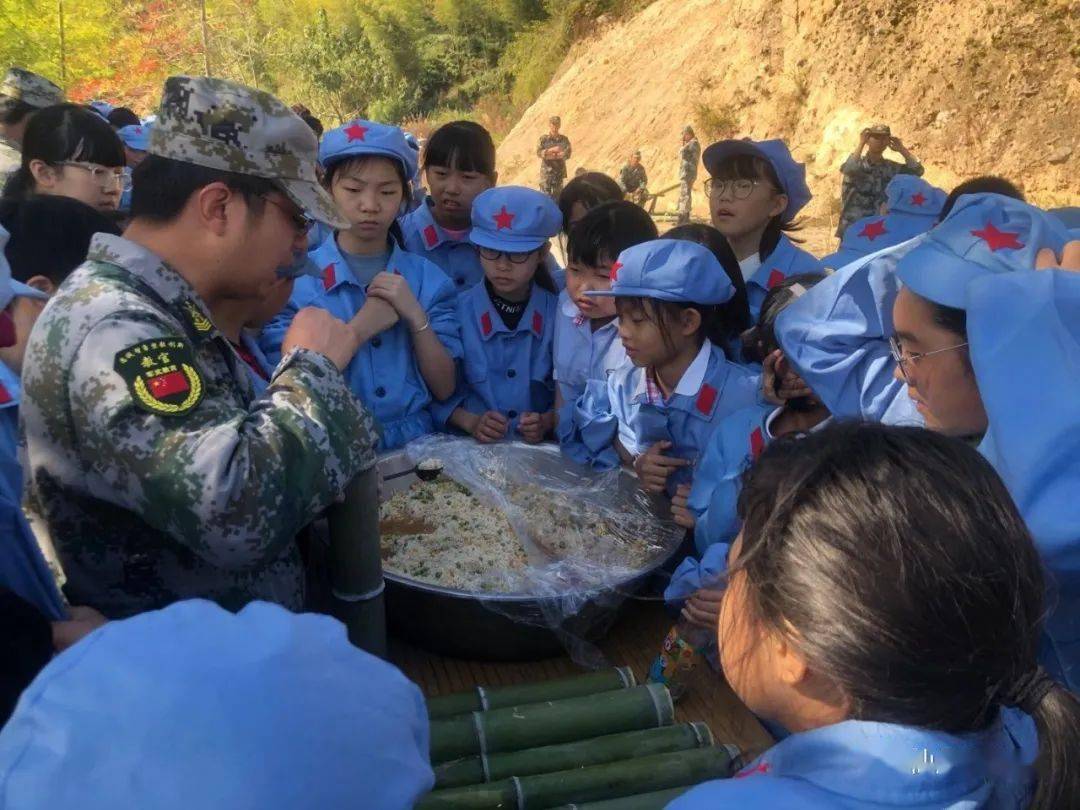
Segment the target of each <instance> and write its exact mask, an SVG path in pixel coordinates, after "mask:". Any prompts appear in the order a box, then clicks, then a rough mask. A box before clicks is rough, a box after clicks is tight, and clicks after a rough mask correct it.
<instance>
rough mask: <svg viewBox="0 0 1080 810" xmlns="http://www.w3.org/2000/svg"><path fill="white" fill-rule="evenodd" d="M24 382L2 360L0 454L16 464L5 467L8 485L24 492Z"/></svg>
mask: <svg viewBox="0 0 1080 810" xmlns="http://www.w3.org/2000/svg"><path fill="white" fill-rule="evenodd" d="M21 395H22V383H21V382H20V380H19V375H18V374H16V373H15V372H14V371H12V370H11V369H10V368H8V367H7V365H5V364H4V363H3V362H2V361H0V455H2V456H3V458H5V459H11V460H12V461H14V464H10V465H7V467H6V468H5V469H4V473H5V477H6V478H7V484H8V487H9V488H10V489H11V491H12V492H14V493H18V494H21V493H22V468H21V467H20V466H19V461H18V459H19V399H20V398H21Z"/></svg>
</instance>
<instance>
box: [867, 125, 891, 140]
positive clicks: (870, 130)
mask: <svg viewBox="0 0 1080 810" xmlns="http://www.w3.org/2000/svg"><path fill="white" fill-rule="evenodd" d="M866 134H867V135H884V136H885V137H889V136H891V135H892V130H891V129H889V125H888V124H874V125H873V126H869V127H867V128H866Z"/></svg>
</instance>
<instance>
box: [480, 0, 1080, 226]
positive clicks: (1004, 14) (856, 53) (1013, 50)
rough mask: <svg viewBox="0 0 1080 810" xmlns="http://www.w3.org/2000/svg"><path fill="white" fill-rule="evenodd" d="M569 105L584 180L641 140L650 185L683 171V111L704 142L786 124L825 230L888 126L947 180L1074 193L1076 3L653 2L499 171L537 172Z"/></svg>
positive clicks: (1079, 189)
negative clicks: (872, 136)
mask: <svg viewBox="0 0 1080 810" xmlns="http://www.w3.org/2000/svg"><path fill="white" fill-rule="evenodd" d="M556 113H557V114H559V115H561V116H562V120H563V131H564V132H565V133H566V134H567V135H568V136H569V137H570V139H571V141H572V142H573V157H572V159H571V161H570V173H571V175H572V174H573V171H574V169H575V168H576V167H578V166H585V167H586V168H589V169H597V170H600V171H606V172H608V173H609V174H613V175H614V174H616V173H617V171H618V169H619V167H620V166H621V165H622V164H623V162H624V161H625V159H626V155H627V154H628V153H629V152H630V151H632V150H633V149H634V148H640V149H641V151H642V155H643V162H644V163H645V165H646V167H647V169H648V172H649V178H650V183H649V185H650V188H652V189H654V190H659V189H660V188H662V187H664V186H667V185H670V184H672V183H674V182H676V180H677V153H678V147H679V135H680V131H681V129H682V126H683V125H684V124H686V123H690V124H692V125H693V126H694V127H695V129H696V130H697V133H698V137H699V139H700V140H701V141H702V143H703V145H704V144H707V143H708V142H709V141H710V140H715V139H717V138H720V137H731V136H738V137H742V136H750V137H753V138H767V137H784V138H786V139H787V140H788V142H789V144H790V145H792V147H793V149H794V151H795V154H796V156H797V157H798V158H799V159H800V160H803V161H805V162H806V164H807V170H808V176H809V180H810V185H811V188H812V190H813V191H814V193H815V199H814V200H813V202H812V203H811V204H810V206H809V207H808V209H807V210H806V212H805V213H806V214H807V215H808V219H809V224H810V225H812V226H817V227H816V228H815V230H818V229H821V230H824V227H825V226H826V225H828V224H829V223H832V224H835V221H836V215H837V212H838V211H839V200H838V198H839V192H840V177H839V173H838V171H837V170H838V168H839V166H840V164H841V163H842V162H843V160H844V158H845V157H846V156H847V155H848V154H849V153H850V152H851V151H852V149H853V147H854V146H855V145H857V143H858V133H859V131H860V130H861V129H862V128H863V127H864V126H866V125H868V124H870V123H872V122H875V121H883V122H886V123H889V124H890V125H891V126H892V128H893V133H894V134H896V135H898V136H899V137H901V138H902V139H903V141H904V142H905V143H906V144H907V145H908V147H909V148H910V149H911V150H912V151H913V152H914V153H915V154H916V155H917V156H918V157H919V158H920V159H921V160H922V161H923V162H924V164H925V165H926V167H927V178H928V179H929V180H930V181H931V182H934V183H935V184H937V185H940V186H941V187H943V188H945V189H946V190H948V189H949V188H951V187H952V186H953V185H955V183H956V182H958V181H959V180H962V179H964V178H967V177H972V176H975V175H978V174H984V173H996V174H1002V175H1004V176H1006V177H1008V178H1010V179H1012V180H1013V181H1014V182H1018V183H1019V184H1020V185H1022V187H1023V188H1024V189H1025V191H1026V192H1027V193H1028V195H1029V197H1030V198H1031V199H1032V201H1034V202H1036V203H1038V204H1041V205H1064V204H1073V205H1077V204H1080V203H1078V199H1080V143H1078V138H1080V2H1077V0H937V1H936V2H924V1H923V0H873V2H871V1H870V0H656V2H654V3H652V4H651V5H650V6H649V7H647V8H646V9H645V10H644V11H642V12H641V13H639V14H638V15H637V16H635V17H632V18H631V19H629V20H626V21H624V22H620V23H607V22H605V21H603V20H601V21H600V26H599V28H598V32H597V33H596V34H595V35H593V36H592V37H590V38H588V39H586V40H583V41H581V42H579V43H578V44H577V45H575V46H574V48H573V49H572V51H571V52H570V53H569V55H568V56H567V58H566V60H565V62H564V63H563V65H562V67H561V68H560V71H559V73H558V74H557V75H556V76H555V78H554V80H553V81H552V83H551V85H550V86H549V87H548V89H547V90H546V91H545V92H544V93H543V95H541V96H540V98H539V99H538V100H537V101H536V103H535V104H534V105H533V106H532V107H530V108H529V109H528V110H527V111H526V112H525V114H524V115H523V117H522V118H521V120H520V121H519V122H518V123H517V125H516V126H515V127H514V128H513V130H512V131H511V132H510V133H509V134H508V135H507V137H506V138H505V140H504V141H503V143H502V144H501V145H500V147H499V164H500V170H501V174H502V176H501V181H502V182H511V183H523V184H527V185H535V184H536V183H537V174H538V170H537V166H538V160H537V158H536V156H535V149H536V142H537V139H538V138H539V136H540V135H541V134H542V133H543V132H545V131H546V128H547V119H548V117H549V116H550V115H552V114H556ZM894 157H895V156H894ZM897 159H898V158H897ZM702 175H703V173H702ZM702 179H703V177H701V176H699V182H698V186H697V189H696V193H695V206H694V207H695V213H696V214H698V215H700V216H703V217H704V216H706V215H707V208H706V206H705V200H704V195H703V193H702V192H701V191H700V181H701V180H702ZM676 196H677V195H676V194H675V193H672V194H670V195H668V196H667V197H666V198H665V199H664V201H663V202H661V204H660V206H659V207H658V209H657V210H658V211H661V210H667V209H669V208H672V207H674V204H675V199H676Z"/></svg>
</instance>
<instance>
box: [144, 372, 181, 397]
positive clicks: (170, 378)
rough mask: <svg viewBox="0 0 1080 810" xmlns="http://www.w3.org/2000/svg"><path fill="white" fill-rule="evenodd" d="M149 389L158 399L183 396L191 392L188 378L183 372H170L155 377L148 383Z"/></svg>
mask: <svg viewBox="0 0 1080 810" xmlns="http://www.w3.org/2000/svg"><path fill="white" fill-rule="evenodd" d="M147 387H148V388H149V389H150V393H151V394H153V395H154V397H156V398H157V399H165V397H169V396H172V395H173V394H183V393H186V392H187V391H189V390H191V386H190V385H188V381H187V377H185V376H184V372H182V371H170V372H169V373H168V374H162V375H161V376H160V377H154V378H153V379H152V380H149V381H148V383H147Z"/></svg>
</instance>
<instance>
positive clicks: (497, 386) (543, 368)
mask: <svg viewBox="0 0 1080 810" xmlns="http://www.w3.org/2000/svg"><path fill="white" fill-rule="evenodd" d="M561 226H562V214H561V213H560V211H559V208H558V206H557V205H555V203H554V201H552V199H551V198H550V197H548V196H547V195H546V194H542V193H541V192H539V191H534V190H533V189H529V188H522V187H520V186H502V187H499V188H493V189H489V190H488V191H485V192H483V193H482V194H480V195H479V196H477V198H476V200H475V201H474V202H473V206H472V230H471V231H470V232H469V239H470V240H471V241H472V243H473V244H474V245H476V248H477V250H478V252H479V254H480V263H481V265H482V266H483V268H484V280H483V281H482V282H481V283H480V284H477V285H476V286H475V287H473V288H472V289H471V290H468V291H467V292H465V293H464V294H463V295H461V296H459V298H458V319H459V321H460V323H461V337H462V343H463V344H464V351H465V359H464V363H463V369H462V372H463V376H464V380H463V381H462V382H461V383H460V385H459V394H458V396H457V399H456V403H455V405H456V407H455V408H454V410H453V412H452V414H451V416H450V423H451V424H453V425H454V426H456V427H458V428H459V429H461V430H463V431H465V432H466V433H468V434H470V435H472V436H473V437H474V438H475V439H476V440H477V441H479V442H484V443H488V442H497V441H500V440H502V439H505V438H508V437H510V436H513V435H514V434H515V433H516V434H518V435H520V436H521V438H523V439H524V440H525V441H527V442H531V443H534V444H535V443H538V442H541V441H543V440H544V438H545V437H546V436H547V435H548V434H550V433H551V432H552V430H553V429H554V427H555V381H554V379H553V373H552V372H553V356H552V337H553V335H554V333H555V314H556V311H557V309H558V306H557V302H558V291H557V289H556V287H555V283H554V281H553V280H552V278H551V273H550V272H549V270H548V268H547V264H546V260H547V255H548V251H549V250H550V242H549V240H550V239H551V237H553V236H555V234H557V233H558V232H559V229H560V227H561Z"/></svg>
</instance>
